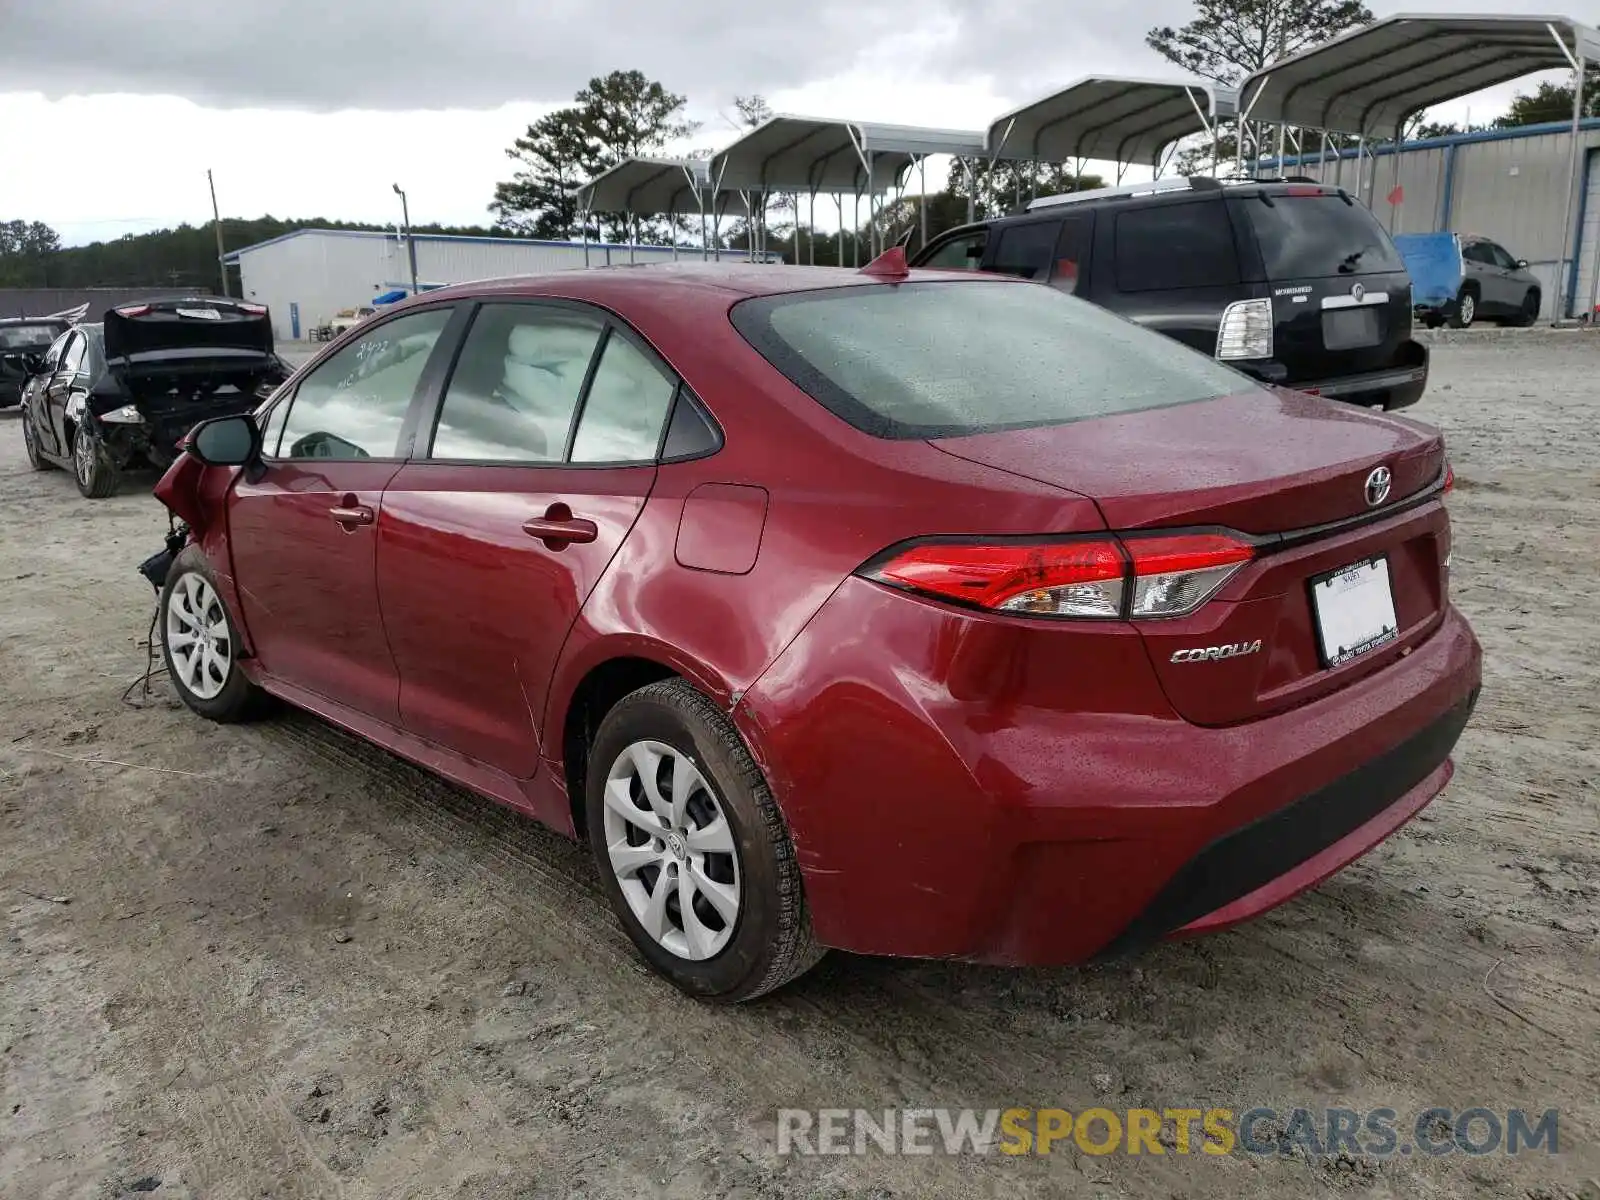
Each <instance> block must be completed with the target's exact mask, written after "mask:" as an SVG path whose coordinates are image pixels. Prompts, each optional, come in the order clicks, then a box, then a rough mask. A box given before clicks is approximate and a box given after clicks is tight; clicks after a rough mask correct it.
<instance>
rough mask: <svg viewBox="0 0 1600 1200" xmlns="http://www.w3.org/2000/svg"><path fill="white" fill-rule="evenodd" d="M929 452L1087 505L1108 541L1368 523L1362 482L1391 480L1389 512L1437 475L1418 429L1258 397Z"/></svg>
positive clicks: (1438, 464)
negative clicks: (1359, 519) (1131, 532)
mask: <svg viewBox="0 0 1600 1200" xmlns="http://www.w3.org/2000/svg"><path fill="white" fill-rule="evenodd" d="M933 444H934V445H935V446H937V447H938V448H939V449H941V450H943V451H945V452H946V453H949V454H954V455H956V456H957V457H958V458H965V459H968V460H969V461H972V462H977V463H982V464H983V465H985V466H990V467H998V468H1000V469H1001V470H1005V471H1010V472H1012V473H1014V474H1017V475H1022V476H1026V477H1027V478H1029V479H1035V480H1038V481H1039V482H1041V483H1049V484H1054V485H1055V486H1057V487H1062V488H1066V489H1068V490H1070V491H1074V492H1078V493H1080V494H1082V495H1084V496H1088V497H1089V498H1091V499H1093V500H1094V501H1095V502H1096V503H1097V504H1098V505H1099V506H1100V511H1101V512H1102V513H1103V514H1104V516H1105V519H1106V523H1107V524H1108V525H1109V526H1110V527H1111V528H1113V529H1141V528H1148V527H1151V526H1194V525H1222V526H1226V527H1228V528H1230V529H1235V530H1238V531H1239V532H1241V533H1250V534H1272V533H1282V532H1284V531H1287V530H1297V529H1307V528H1311V527H1315V526H1319V525H1325V524H1329V523H1331V522H1335V521H1341V520H1344V519H1345V518H1348V517H1354V516H1359V515H1361V514H1363V513H1365V512H1368V511H1370V509H1371V507H1372V506H1371V505H1369V504H1368V502H1367V494H1366V480H1367V476H1368V475H1369V474H1370V473H1371V472H1372V471H1373V470H1375V469H1376V468H1378V467H1387V468H1388V470H1389V472H1390V490H1389V493H1388V500H1387V502H1389V503H1392V502H1394V501H1395V500H1399V499H1401V498H1403V497H1406V496H1409V495H1411V494H1412V493H1413V492H1416V491H1419V490H1421V489H1422V488H1424V487H1426V486H1428V485H1429V484H1430V483H1432V482H1433V481H1434V480H1436V479H1437V478H1438V477H1439V473H1440V471H1442V470H1443V467H1444V443H1443V439H1442V438H1441V437H1440V435H1439V434H1438V433H1437V432H1435V431H1433V430H1430V429H1428V428H1427V427H1426V426H1423V425H1419V424H1417V423H1416V422H1413V421H1409V420H1406V419H1405V418H1402V417H1393V416H1385V415H1380V414H1377V413H1372V412H1368V411H1366V410H1363V409H1354V408H1346V407H1343V406H1340V405H1336V404H1334V403H1333V402H1330V401H1325V400H1316V399H1313V398H1311V397H1307V396H1301V395H1299V394H1297V393H1295V392H1289V391H1272V390H1267V389H1264V388H1262V389H1256V388H1251V389H1250V390H1247V391H1243V392H1240V393H1239V394H1237V395H1233V396H1225V397H1222V398H1221V399H1217V400H1205V401H1200V402H1198V403H1194V404H1181V405H1175V406H1173V407H1171V408H1158V409H1146V410H1143V411H1140V412H1132V413H1123V414H1120V415H1117V416H1110V417H1101V418H1098V419H1095V420H1090V421H1079V422H1075V423H1072V424H1067V425H1050V426H1041V427H1036V428H1032V429H1022V430H1010V431H1006V432H1002V433H989V434H979V435H977V436H974V437H962V438H941V439H939V440H937V441H935V442H934V443H933Z"/></svg>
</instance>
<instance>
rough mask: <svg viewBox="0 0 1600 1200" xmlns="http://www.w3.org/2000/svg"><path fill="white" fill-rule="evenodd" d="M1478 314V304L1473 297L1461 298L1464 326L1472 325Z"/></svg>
mask: <svg viewBox="0 0 1600 1200" xmlns="http://www.w3.org/2000/svg"><path fill="white" fill-rule="evenodd" d="M1477 312H1478V302H1477V301H1476V300H1474V299H1473V298H1472V297H1471V296H1463V297H1461V322H1462V324H1464V325H1465V324H1470V323H1471V321H1472V318H1473V317H1474V316H1476V315H1477Z"/></svg>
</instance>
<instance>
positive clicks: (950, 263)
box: [917, 229, 989, 271]
mask: <svg viewBox="0 0 1600 1200" xmlns="http://www.w3.org/2000/svg"><path fill="white" fill-rule="evenodd" d="M988 239H989V231H988V230H986V229H980V230H979V231H978V232H977V233H969V234H967V235H966V236H964V237H958V238H952V239H951V240H950V241H948V242H946V243H945V244H944V245H942V246H940V247H939V248H938V249H937V250H935V251H934V252H933V253H932V254H930V255H928V257H927V258H925V259H924V260H923V261H921V262H919V263H918V264H917V266H919V267H932V268H934V269H936V270H941V271H976V270H977V269H978V263H979V262H981V261H982V260H983V247H984V243H985V242H987V241H988Z"/></svg>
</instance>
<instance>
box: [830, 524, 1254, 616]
mask: <svg viewBox="0 0 1600 1200" xmlns="http://www.w3.org/2000/svg"><path fill="white" fill-rule="evenodd" d="M1254 555H1255V550H1254V548H1253V547H1252V546H1251V545H1250V544H1249V543H1248V542H1245V541H1242V540H1240V539H1239V538H1236V537H1234V536H1232V535H1230V534H1222V533H1183V534H1156V535H1146V534H1132V535H1128V536H1127V537H1124V538H1117V537H1113V536H1111V535H1106V536H1103V537H1095V538H1079V539H1071V540H1062V541H1022V540H1018V541H1004V542H978V541H965V540H960V541H957V540H949V541H926V542H914V543H911V544H910V545H907V546H903V547H901V548H899V549H896V550H891V551H889V552H887V553H886V554H884V555H882V556H880V557H879V558H877V559H875V560H873V561H872V562H870V563H868V564H867V565H866V566H865V567H863V568H862V569H861V572H860V573H861V574H862V575H864V576H866V577H867V578H868V579H873V580H876V581H877V582H879V583H882V584H887V585H888V586H890V587H896V588H901V589H903V590H905V591H910V592H919V593H921V594H922V595H925V596H933V597H935V598H937V599H941V600H948V601H953V602H955V603H957V604H964V605H970V606H972V607H974V608H984V609H989V610H991V611H994V612H1004V613H1016V614H1019V615H1028V616H1044V617H1076V618H1091V619H1100V620H1115V619H1117V618H1123V619H1128V618H1134V619H1142V618H1152V617H1180V616H1184V615H1186V614H1188V613H1191V612H1193V611H1194V610H1195V609H1197V608H1199V607H1200V606H1201V605H1202V604H1204V603H1205V602H1206V601H1207V600H1209V599H1210V598H1211V597H1212V596H1213V595H1215V594H1216V592H1217V589H1218V588H1220V587H1221V586H1222V585H1223V584H1224V583H1225V582H1227V580H1228V579H1229V577H1230V576H1232V575H1233V573H1234V572H1235V571H1237V570H1238V569H1239V568H1240V567H1241V566H1243V565H1244V564H1245V563H1246V562H1248V561H1249V560H1250V559H1251V558H1253V557H1254Z"/></svg>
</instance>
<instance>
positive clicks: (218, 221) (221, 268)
mask: <svg viewBox="0 0 1600 1200" xmlns="http://www.w3.org/2000/svg"><path fill="white" fill-rule="evenodd" d="M206 186H207V187H209V188H210V189H211V225H212V228H214V229H215V230H216V231H217V272H218V274H220V275H221V276H222V294H223V296H227V294H228V264H227V262H226V261H225V260H224V259H223V257H222V217H221V215H220V214H219V213H218V212H217V183H216V180H214V179H212V178H211V168H210V167H207V168H206Z"/></svg>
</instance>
